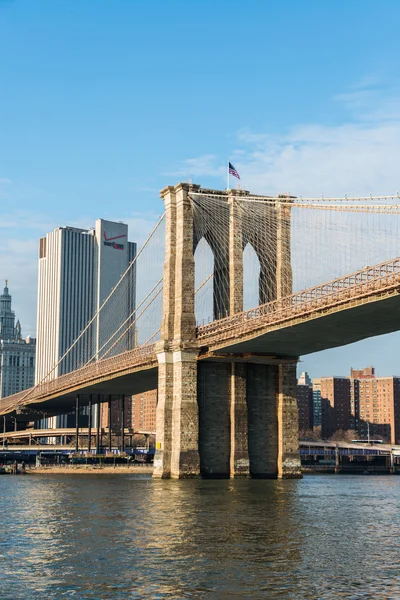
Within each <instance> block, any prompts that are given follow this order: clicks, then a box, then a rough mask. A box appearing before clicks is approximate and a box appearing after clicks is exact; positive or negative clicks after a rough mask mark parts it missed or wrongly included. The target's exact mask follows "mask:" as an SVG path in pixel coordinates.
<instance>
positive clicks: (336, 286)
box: [0, 258, 400, 420]
mask: <svg viewBox="0 0 400 600" xmlns="http://www.w3.org/2000/svg"><path fill="white" fill-rule="evenodd" d="M398 329H400V258H397V259H395V260H392V261H389V262H385V263H381V264H379V265H375V266H374V267H367V268H366V269H363V270H361V271H357V272H356V273H352V274H350V275H347V276H346V277H342V278H339V279H335V280H333V281H331V282H328V283H325V284H323V285H319V286H315V287H313V288H310V289H308V290H304V291H302V292H299V293H296V294H293V295H292V296H288V297H286V298H283V299H281V300H276V301H274V302H270V303H268V304H264V305H262V306H259V307H257V308H255V309H252V310H250V311H244V312H241V313H238V314H235V315H233V316H232V317H227V318H225V319H221V320H218V321H213V322H212V323H210V324H208V325H204V326H201V327H199V328H198V330H197V339H198V345H199V360H221V361H229V362H232V361H234V360H235V359H237V360H240V361H241V362H244V361H246V360H247V361H248V362H257V361H263V362H266V361H270V362H274V361H276V362H282V359H281V358H280V357H285V358H286V359H289V360H290V359H293V360H296V359H297V357H299V356H302V355H306V354H310V353H312V352H318V351H321V350H326V349H328V348H335V347H337V346H344V345H346V344H351V343H353V342H357V341H360V340H363V339H365V338H368V337H373V336H376V335H382V334H385V333H391V332H394V331H397V330H398ZM157 374H158V368H157V357H156V353H155V345H154V344H151V345H148V346H145V347H139V348H136V349H134V350H130V351H128V352H124V353H123V354H120V355H118V356H113V357H111V358H107V359H104V360H102V361H99V362H96V363H93V364H91V365H87V366H85V367H82V368H81V369H78V370H76V371H74V372H72V373H68V374H66V375H62V376H60V377H59V378H57V379H55V380H54V381H50V382H48V383H43V384H41V385H40V386H37V387H36V388H31V389H30V390H25V391H24V392H19V393H18V394H14V395H12V396H8V397H6V398H4V399H2V400H1V401H0V415H1V414H17V413H18V420H23V419H24V416H25V418H26V419H27V420H31V419H34V418H35V411H38V413H37V414H40V415H42V414H43V412H46V414H48V415H51V414H57V413H60V412H68V411H70V410H71V409H72V408H73V406H74V405H75V398H76V395H77V394H78V393H79V394H80V396H81V404H82V405H84V404H87V403H88V400H89V395H90V394H94V395H98V394H100V395H104V396H108V395H110V394H111V395H115V396H120V395H123V394H125V395H132V394H139V393H142V392H144V391H147V390H151V389H155V388H156V387H157V383H158V381H157ZM105 399H107V398H105ZM95 400H96V398H95ZM44 404H45V406H44ZM28 406H29V410H28ZM24 413H25V415H24ZM36 418H39V417H36Z"/></svg>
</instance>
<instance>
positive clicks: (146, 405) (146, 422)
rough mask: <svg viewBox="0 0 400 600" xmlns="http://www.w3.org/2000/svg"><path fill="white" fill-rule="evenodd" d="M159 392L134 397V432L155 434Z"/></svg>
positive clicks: (152, 391)
mask: <svg viewBox="0 0 400 600" xmlns="http://www.w3.org/2000/svg"><path fill="white" fill-rule="evenodd" d="M156 408H157V390H150V391H148V392H144V393H143V394H137V395H136V396H132V427H133V429H134V431H148V432H155V430H156Z"/></svg>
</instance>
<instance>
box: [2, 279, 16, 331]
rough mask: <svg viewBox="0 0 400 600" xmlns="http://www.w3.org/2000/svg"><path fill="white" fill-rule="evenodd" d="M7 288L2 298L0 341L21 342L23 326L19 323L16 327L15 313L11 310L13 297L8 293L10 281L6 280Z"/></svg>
mask: <svg viewBox="0 0 400 600" xmlns="http://www.w3.org/2000/svg"><path fill="white" fill-rule="evenodd" d="M5 284H6V285H5V288H4V290H3V293H2V294H1V296H0V339H3V340H20V339H21V324H20V322H19V321H18V322H17V326H15V313H14V311H13V310H11V295H10V293H9V291H8V280H7V279H6V280H5Z"/></svg>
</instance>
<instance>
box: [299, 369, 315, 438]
mask: <svg viewBox="0 0 400 600" xmlns="http://www.w3.org/2000/svg"><path fill="white" fill-rule="evenodd" d="M296 398H297V408H298V414H299V435H300V437H301V436H302V435H304V434H305V432H307V431H310V430H312V429H313V424H314V419H313V413H314V410H313V408H314V407H313V389H312V386H311V378H310V377H309V375H308V373H306V372H303V373H302V374H301V375H300V377H299V379H298V380H297V390H296Z"/></svg>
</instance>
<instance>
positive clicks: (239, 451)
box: [197, 361, 249, 478]
mask: <svg viewBox="0 0 400 600" xmlns="http://www.w3.org/2000/svg"><path fill="white" fill-rule="evenodd" d="M197 399H198V406H199V452H200V472H201V475H202V476H203V477H205V478H229V477H246V476H248V475H249V455H248V434H247V403H246V365H245V364H244V363H230V362H219V361H210V362H208V361H205V362H199V363H198V388H197Z"/></svg>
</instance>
